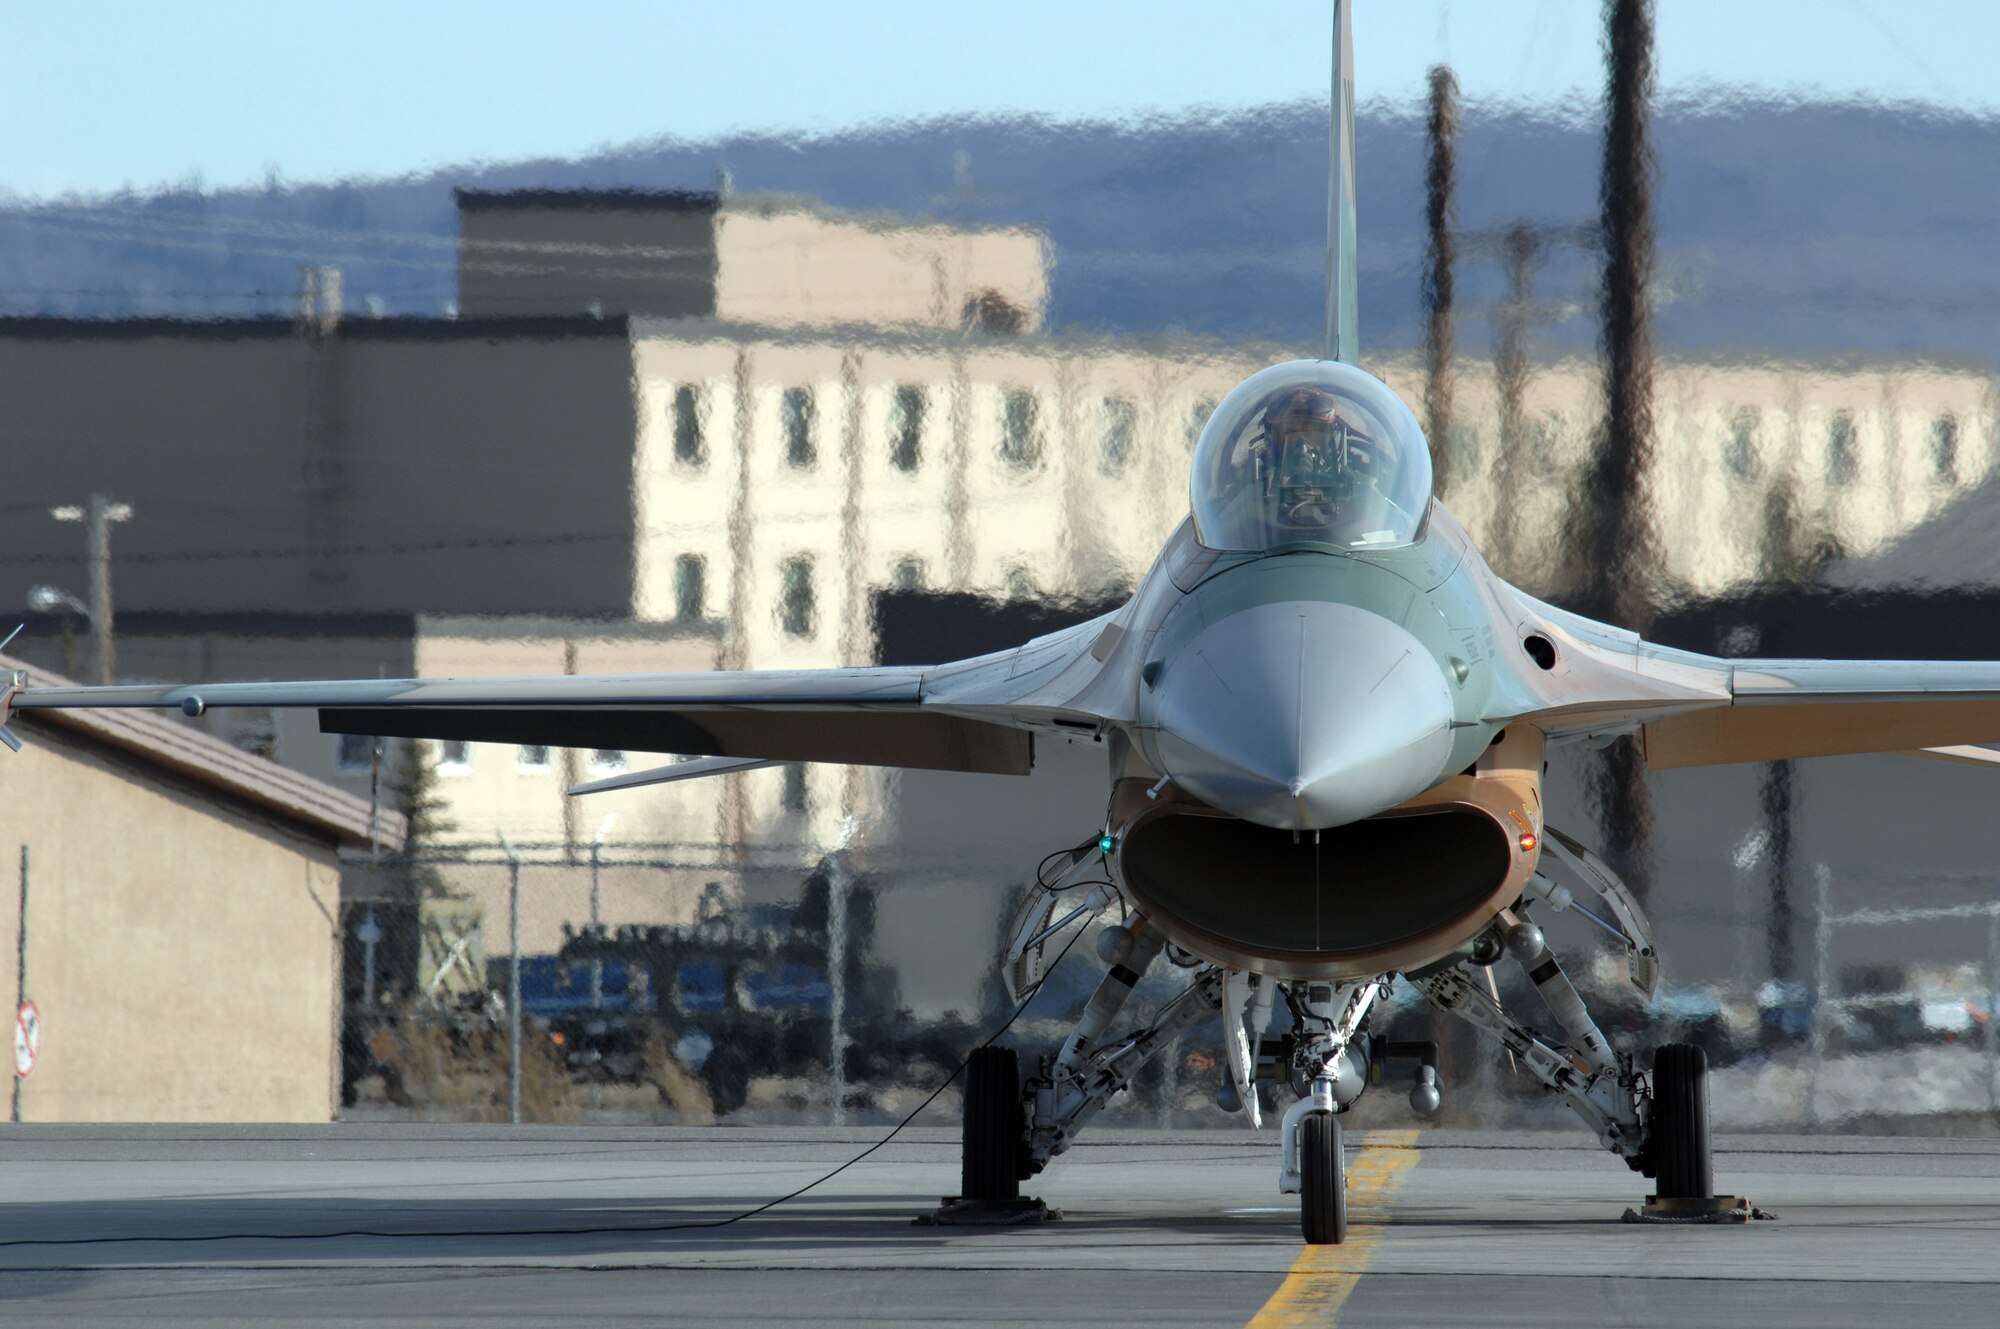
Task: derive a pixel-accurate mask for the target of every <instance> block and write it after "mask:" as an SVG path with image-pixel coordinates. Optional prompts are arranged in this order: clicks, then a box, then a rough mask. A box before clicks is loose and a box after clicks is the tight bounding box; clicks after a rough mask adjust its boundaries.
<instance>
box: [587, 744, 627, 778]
mask: <svg viewBox="0 0 2000 1329" xmlns="http://www.w3.org/2000/svg"><path fill="white" fill-rule="evenodd" d="M628 764H629V763H627V762H626V760H625V749H623V748H598V749H597V750H596V751H594V752H592V753H591V754H590V769H591V773H592V774H594V775H616V774H618V772H620V771H622V770H624V769H625V768H626V766H627V765H628Z"/></svg>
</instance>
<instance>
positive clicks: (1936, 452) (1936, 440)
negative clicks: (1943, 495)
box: [1931, 415, 1958, 485]
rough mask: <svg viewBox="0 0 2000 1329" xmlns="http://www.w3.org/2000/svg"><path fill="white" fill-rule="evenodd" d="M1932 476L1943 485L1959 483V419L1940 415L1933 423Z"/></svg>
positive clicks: (1953, 416)
mask: <svg viewBox="0 0 2000 1329" xmlns="http://www.w3.org/2000/svg"><path fill="white" fill-rule="evenodd" d="M1931 474H1932V475H1934V476H1936V477H1937V482H1938V483H1939V484H1941V485H1955V484H1957V483H1958V417H1957V416H1955V415H1940V416H1939V417H1938V418H1937V419H1935V420H1933V421H1931Z"/></svg>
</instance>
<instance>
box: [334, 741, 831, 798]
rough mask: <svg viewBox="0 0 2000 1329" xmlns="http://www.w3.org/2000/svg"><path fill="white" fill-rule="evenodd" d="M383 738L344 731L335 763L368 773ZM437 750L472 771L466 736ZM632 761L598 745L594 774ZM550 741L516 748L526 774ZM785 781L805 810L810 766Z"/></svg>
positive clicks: (450, 770) (443, 769)
mask: <svg viewBox="0 0 2000 1329" xmlns="http://www.w3.org/2000/svg"><path fill="white" fill-rule="evenodd" d="M380 741H381V740H378V739H375V738H371V737H369V736H368V735H365V734H340V735H338V736H336V738H335V740H334V765H335V766H337V767H338V768H339V769H340V770H341V771H343V772H345V773H346V774H349V775H358V774H362V773H365V772H367V771H369V770H370V769H372V768H373V764H374V761H375V756H376V748H375V745H376V744H377V743H378V742H380ZM435 747H436V750H437V771H438V773H439V774H441V775H467V774H470V773H471V771H472V744H471V743H469V742H467V741H465V740H464V739H444V740H441V741H439V742H437V743H436V744H435ZM630 765H631V763H630V761H629V760H628V759H627V757H626V755H625V753H624V751H623V750H622V749H618V748H597V749H595V750H593V751H592V752H591V754H590V772H591V774H592V775H616V774H618V773H619V772H621V771H624V770H627V769H629V768H630ZM553 766H554V762H553V761H552V760H551V757H550V752H549V748H548V745H547V744H545V743H523V744H521V745H519V746H518V747H516V748H515V749H514V769H515V770H516V771H518V772H520V773H521V774H523V775H543V774H546V773H547V772H548V771H549V770H551V769H552V768H553ZM783 770H784V784H783V786H782V789H781V792H780V794H779V802H780V804H781V805H782V806H783V807H784V809H785V810H786V811H787V812H805V811H807V810H808V809H809V805H810V799H809V794H808V789H807V786H806V768H805V764H804V763H802V762H788V763H786V765H785V766H784V768H783Z"/></svg>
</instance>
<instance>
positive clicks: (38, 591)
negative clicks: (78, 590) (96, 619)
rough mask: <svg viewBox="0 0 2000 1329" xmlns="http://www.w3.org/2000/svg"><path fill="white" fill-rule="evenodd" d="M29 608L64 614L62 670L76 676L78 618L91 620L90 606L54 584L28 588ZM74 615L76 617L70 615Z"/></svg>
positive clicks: (42, 612)
mask: <svg viewBox="0 0 2000 1329" xmlns="http://www.w3.org/2000/svg"><path fill="white" fill-rule="evenodd" d="M28 608H29V609H30V610H31V611H33V612H34V613H37V614H64V615H65V617H64V618H63V625H62V638H63V661H62V671H63V673H65V674H68V675H69V676H70V677H71V678H74V677H76V665H77V661H76V619H78V618H80V619H82V620H83V621H84V622H85V623H86V624H87V623H89V622H90V606H89V605H87V604H85V603H84V602H83V601H81V600H79V599H77V598H76V597H75V596H74V595H71V594H70V593H69V592H68V591H65V590H61V589H59V588H57V587H54V586H30V587H29V588H28ZM68 615H74V616H75V617H69V616H68Z"/></svg>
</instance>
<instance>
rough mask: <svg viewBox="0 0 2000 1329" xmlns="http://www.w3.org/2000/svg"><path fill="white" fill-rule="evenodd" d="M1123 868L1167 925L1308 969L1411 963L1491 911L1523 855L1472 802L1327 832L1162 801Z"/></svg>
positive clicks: (1224, 948)
mask: <svg viewBox="0 0 2000 1329" xmlns="http://www.w3.org/2000/svg"><path fill="white" fill-rule="evenodd" d="M1119 868H1120V870H1121V872H1122V874H1123V876H1124V878H1125V884H1126V886H1127V888H1128V889H1129V890H1130V891H1131V893H1132V895H1133V896H1134V897H1135V898H1136V899H1137V900H1138V901H1139V902H1140V904H1141V905H1142V907H1144V908H1146V909H1147V910H1148V911H1149V912H1152V913H1155V914H1157V915H1160V916H1161V921H1162V923H1163V924H1165V925H1166V927H1167V930H1168V932H1169V933H1170V934H1172V933H1175V932H1185V933H1191V934H1194V936H1195V937H1196V938H1198V939H1199V940H1201V941H1203V942H1206V943H1207V944H1206V945H1204V946H1203V947H1202V949H1203V950H1207V951H1211V952H1213V953H1216V954H1220V955H1234V956H1237V957H1240V958H1242V959H1243V960H1246V961H1247V960H1257V961H1266V962H1268V961H1278V962H1280V963H1281V967H1282V962H1284V961H1292V962H1294V964H1296V965H1297V973H1298V975H1299V976H1302V977H1305V976H1317V975H1318V974H1323V973H1328V972H1332V971H1333V970H1335V969H1344V968H1346V967H1348V966H1349V965H1352V966H1353V967H1355V968H1356V969H1357V971H1359V970H1367V971H1369V972H1380V971H1382V970H1386V969H1391V968H1397V967H1400V966H1401V965H1403V964H1407V963H1411V962H1413V957H1414V956H1415V955H1417V954H1418V953H1419V952H1421V951H1422V950H1423V949H1424V946H1425V943H1426V942H1427V941H1432V940H1435V939H1437V938H1440V937H1444V936H1446V935H1447V934H1452V933H1455V932H1456V931H1459V930H1462V927H1463V925H1464V924H1465V923H1466V920H1468V919H1469V918H1470V917H1471V916H1472V915H1474V914H1484V913H1486V912H1489V911H1490V909H1491V908H1492V904H1493V901H1494V898H1495V896H1496V894H1497V893H1499V892H1501V891H1502V889H1503V887H1504V886H1505V884H1506V882H1507V879H1508V877H1509V875H1510V872H1511V870H1512V868H1513V856H1512V854H1511V852H1510V849H1509V844H1508V839H1507V834H1506V832H1505V831H1503V830H1502V829H1501V827H1500V825H1499V823H1498V822H1496V821H1495V820H1494V818H1493V817H1491V816H1489V815H1488V814H1486V813H1485V812H1483V811H1481V810H1479V809H1478V808H1475V807H1470V806H1464V805H1460V806H1447V807H1444V808H1441V809H1439V810H1437V811H1432V812H1423V813H1411V814H1402V815H1396V816H1386V817H1375V818H1371V819H1369V820H1367V821H1358V822H1352V823H1350V824H1348V825H1345V826H1338V827H1334V828H1332V829H1329V830H1324V831H1320V832H1318V833H1317V840H1315V833H1314V832H1312V831H1300V832H1293V831H1288V830H1275V829H1272V828H1270V827H1267V826H1259V825H1256V824H1255V823H1253V822H1247V821H1241V820H1238V819H1237V818H1234V817H1224V816H1215V815H1212V814H1204V813H1197V812H1183V811H1179V810H1176V809H1169V808H1161V809H1159V810H1158V811H1157V812H1156V813H1154V814H1153V815H1150V816H1145V817H1142V818H1140V819H1139V820H1138V821H1137V823H1136V824H1135V825H1133V826H1132V827H1131V828H1130V829H1129V830H1128V831H1127V832H1126V835H1125V839H1124V843H1123V844H1122V845H1121V846H1120V853H1119ZM1456 940H1457V938H1456V937H1452V938H1451V940H1450V941H1449V942H1447V944H1456Z"/></svg>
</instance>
